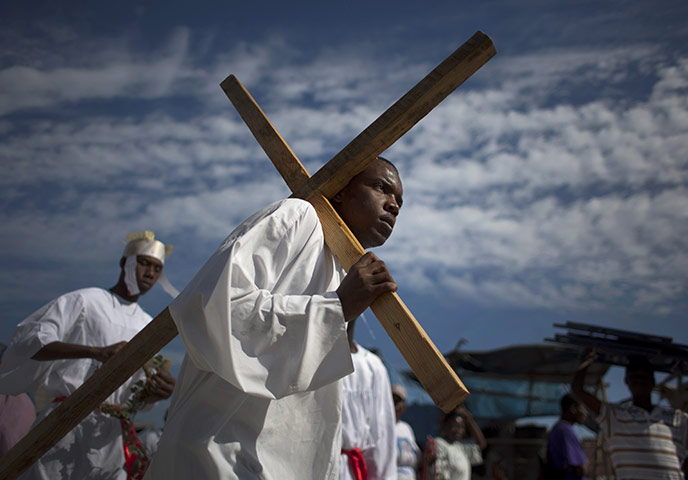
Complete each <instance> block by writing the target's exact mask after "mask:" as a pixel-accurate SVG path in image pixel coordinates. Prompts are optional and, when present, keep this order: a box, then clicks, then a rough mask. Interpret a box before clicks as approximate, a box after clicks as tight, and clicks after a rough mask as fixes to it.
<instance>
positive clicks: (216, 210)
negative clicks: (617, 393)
mask: <svg viewBox="0 0 688 480" xmlns="http://www.w3.org/2000/svg"><path fill="white" fill-rule="evenodd" d="M193 42H194V39H192V38H190V37H189V34H188V32H187V31H185V30H183V29H180V30H179V31H177V33H176V34H175V35H174V36H173V37H171V41H170V42H169V43H170V46H169V47H167V50H161V51H159V52H156V54H152V55H151V54H147V55H137V54H136V52H132V51H128V50H127V45H126V43H120V44H117V45H116V47H113V48H111V49H110V51H109V53H108V59H113V58H116V59H117V61H115V62H112V61H105V60H104V61H103V62H102V63H98V62H93V63H92V64H88V65H80V66H68V67H60V68H55V67H54V66H53V67H45V66H14V67H6V68H4V69H3V70H0V91H2V90H3V89H4V90H5V91H4V93H3V94H1V95H2V97H0V109H4V110H3V111H4V112H5V113H6V114H8V113H10V112H18V111H24V110H26V109H28V108H30V107H32V106H43V107H48V106H59V105H60V104H61V103H63V102H73V103H78V102H80V101H82V100H88V99H94V98H113V97H118V96H119V97H122V98H128V99H137V98H153V97H156V98H163V97H166V96H174V95H179V94H182V93H184V94H186V95H188V96H190V97H192V98H194V99H195V100H197V101H199V103H201V104H204V105H206V106H207V107H208V108H207V111H204V113H194V114H193V115H191V116H188V117H186V118H185V117H184V116H183V115H182V116H175V115H173V114H172V113H168V112H167V111H165V110H164V108H163V107H158V108H157V109H156V110H154V111H150V112H147V113H145V114H143V115H135V114H132V115H130V116H126V117H122V116H116V115H112V116H107V115H105V114H104V113H101V114H100V115H99V116H97V117H94V116H88V117H84V118H66V119H64V120H62V121H61V122H59V123H57V122H55V121H53V120H50V119H49V118H45V119H43V120H40V119H39V120H38V121H36V122H32V123H31V124H30V125H27V126H25V127H22V128H19V127H16V128H15V127H14V126H13V125H11V124H10V123H3V124H2V125H0V132H2V133H0V134H1V135H3V142H2V143H0V157H1V158H2V159H3V166H4V168H5V174H4V175H3V176H2V177H0V186H1V187H2V190H3V194H2V196H1V197H0V201H1V202H2V203H3V205H4V206H5V207H6V208H5V209H4V211H5V213H4V214H3V215H2V216H0V220H1V221H3V225H4V229H3V233H2V234H0V241H1V243H2V244H3V245H4V246H5V250H6V251H7V252H8V253H11V254H14V255H17V256H19V257H22V256H30V255H33V254H34V253H35V251H36V250H38V249H40V242H38V241H36V242H33V241H29V242H25V241H22V240H21V239H24V238H26V236H27V235H30V234H31V233H33V234H34V235H36V234H37V235H38V237H39V238H40V237H46V236H49V237H50V238H51V240H52V242H53V243H54V244H55V246H56V247H57V248H58V250H59V251H61V252H63V254H62V256H60V254H58V255H57V258H58V259H61V260H62V261H65V262H66V261H67V260H68V258H69V256H70V255H73V248H74V245H77V246H82V241H80V240H75V238H76V237H77V235H76V234H75V232H79V235H83V234H87V235H89V236H90V237H91V238H95V239H97V240H98V241H101V242H106V241H109V240H110V239H111V238H112V237H113V236H117V237H118V238H119V236H121V234H122V232H126V231H131V230H135V229H136V228H138V227H139V226H144V223H145V222H146V221H147V220H151V221H152V222H153V223H154V224H155V228H156V229H157V230H161V231H163V232H165V233H166V234H167V235H169V236H170V237H173V238H174V237H175V236H178V235H179V236H182V235H183V236H188V235H193V237H194V238H197V239H198V241H199V243H200V244H202V245H207V244H211V245H216V244H217V239H218V238H220V239H221V238H223V237H224V236H225V235H226V234H227V233H229V229H230V228H231V226H233V225H235V224H236V223H237V222H239V221H240V220H241V219H243V218H244V217H246V216H247V215H248V214H250V213H251V212H252V211H254V210H256V209H258V208H259V207H261V206H262V205H264V204H265V203H268V202H270V201H273V200H275V199H277V198H280V197H281V196H284V195H286V194H287V191H286V188H285V187H284V186H283V184H282V182H281V180H280V179H279V177H278V176H277V174H276V173H275V172H274V171H273V170H272V167H270V166H269V164H268V162H267V159H266V158H265V155H264V153H263V152H262V151H261V150H260V148H259V147H258V146H257V144H256V143H255V141H254V140H253V138H252V137H251V136H250V134H249V132H248V130H247V129H246V127H245V126H244V125H243V123H242V122H241V120H240V119H239V118H238V116H237V115H236V114H234V113H233V112H232V107H231V105H230V104H229V102H228V101H227V100H226V98H224V95H223V94H222V92H221V91H220V89H219V87H218V86H217V84H218V83H219V81H220V80H221V79H222V78H224V76H225V75H226V74H228V73H236V74H237V76H239V77H240V80H241V81H242V82H244V84H245V85H246V86H247V87H248V88H249V90H251V91H258V92H262V93H263V94H264V95H263V96H262V97H261V98H263V99H265V103H262V100H260V99H259V101H261V103H262V106H263V108H264V110H265V111H266V112H267V113H268V115H269V117H270V119H271V120H272V122H273V123H274V124H275V126H276V127H277V128H278V130H279V131H280V133H281V134H282V135H283V137H284V138H285V140H286V141H287V142H288V143H289V144H290V145H291V147H292V149H293V150H294V152H295V153H296V155H297V156H299V157H300V158H301V159H302V161H304V163H305V164H306V166H307V167H308V168H309V169H311V173H314V170H315V168H317V166H319V165H321V164H322V163H324V161H326V160H328V157H329V156H331V155H333V154H334V153H336V152H337V151H338V150H339V149H340V148H342V147H343V146H344V145H345V144H346V143H348V141H349V140H351V139H352V138H353V136H354V135H356V134H358V133H359V132H360V131H361V130H362V129H363V128H364V127H366V126H367V125H368V124H369V123H370V122H371V121H373V120H374V119H375V118H376V116H377V115H379V114H380V113H382V111H383V110H384V109H385V108H386V107H387V106H388V105H389V104H391V103H392V102H393V101H395V100H396V99H397V98H398V97H399V96H401V94H402V93H404V89H406V88H409V87H410V86H412V84H413V81H411V80H417V79H418V78H420V77H421V76H422V75H423V74H424V73H425V70H424V68H425V66H424V65H419V64H411V65H404V64H402V62H403V59H400V58H399V57H396V58H384V57H382V58H378V57H376V56H374V53H375V52H371V54H370V56H368V57H366V56H361V55H360V52H359V55H357V56H353V55H351V54H348V53H347V52H340V53H342V54H340V55H337V56H335V55H333V54H332V53H331V52H323V53H322V54H321V55H318V56H316V57H314V58H312V59H306V58H302V57H300V56H299V53H298V52H295V51H293V50H292V48H291V47H290V45H289V44H288V43H286V42H284V41H283V40H281V39H279V38H277V37H275V38H271V39H268V40H267V41H266V42H265V43H264V44H262V45H248V44H237V45H234V46H233V47H232V49H231V50H230V51H229V52H228V53H223V54H222V55H221V56H218V57H216V58H214V62H213V63H212V64H210V65H204V66H203V67H202V68H201V67H199V66H198V65H195V64H194V62H192V61H191V60H190V58H189V57H190V53H189V45H190V44H193ZM659 55H660V54H659V52H657V51H656V50H655V49H653V48H652V47H648V46H636V47H635V48H624V49H615V50H608V51H602V50H599V51H551V52H540V53H538V54H537V55H536V54H533V55H525V56H521V57H512V58H508V57H507V58H506V59H504V60H503V61H501V60H499V59H496V60H494V62H495V63H494V65H492V64H489V67H486V69H487V68H489V81H487V79H486V80H485V83H487V84H488V86H487V87H484V88H481V89H463V88H460V89H459V90H458V91H457V92H456V93H454V94H452V95H451V96H450V97H449V98H448V99H447V100H445V102H443V104H442V105H441V106H440V107H438V108H437V109H435V110H434V111H433V112H431V114H429V115H428V116H427V117H426V118H425V119H424V120H423V121H422V122H421V123H420V124H418V125H417V126H416V127H414V128H413V130H412V131H411V132H410V133H409V134H407V136H406V137H405V138H403V139H402V140H401V141H400V142H398V143H397V144H396V145H395V146H393V147H392V148H391V149H390V151H389V152H388V155H387V156H388V157H389V158H391V159H392V160H394V161H396V162H397V163H398V164H399V166H400V169H401V171H402V175H403V178H404V186H405V190H406V195H405V196H406V204H405V206H404V209H403V211H402V215H401V217H400V221H399V223H398V227H397V231H396V232H395V234H394V235H393V237H392V239H391V240H390V244H389V245H388V246H385V247H384V248H383V249H381V256H383V258H385V259H386V261H387V263H388V264H389V265H390V266H391V267H392V269H393V270H394V272H395V275H396V276H397V277H398V279H399V280H400V282H401V281H408V282H409V283H411V284H412V285H414V288H416V289H418V290H420V291H427V292H432V291H435V292H437V291H443V292H448V294H449V295H457V296H461V297H464V298H467V299H471V300H472V301H486V302H489V303H500V302H501V303H504V304H509V305H517V306H523V307H539V308H558V307H561V308H567V309H583V308H589V309H595V308H604V307H605V305H609V304H611V303H614V302H617V301H619V302H621V301H625V300H626V299H627V297H628V296H631V297H632V298H633V300H632V301H630V302H626V303H625V305H626V307H627V308H632V307H636V306H637V307H639V308H646V309H652V308H659V306H660V305H664V304H670V303H671V302H673V301H676V300H678V299H680V297H681V295H682V292H685V289H686V285H687V284H688V278H687V277H686V273H685V272H686V271H687V270H686V268H685V267H686V266H687V265H688V256H687V255H686V254H685V253H684V250H685V249H684V248H683V239H684V238H686V235H688V231H687V230H688V227H686V225H688V222H686V220H687V219H686V216H687V215H688V213H686V212H688V208H686V207H688V192H687V188H686V180H687V178H686V176H687V175H688V168H687V167H688V165H687V160H686V159H687V158H688V141H687V140H686V138H688V137H687V136H686V133H688V102H687V101H686V96H685V89H686V85H687V84H688V61H686V60H679V61H678V62H675V63H671V64H668V63H664V64H662V62H666V60H664V59H661V58H658V56H659ZM156 57H160V58H159V59H156ZM653 58H657V62H658V65H661V68H659V69H658V70H657V73H656V75H657V78H656V79H651V81H652V82H654V87H653V88H652V89H651V90H650V91H649V92H648V95H647V97H646V98H626V99H623V101H621V100H619V99H617V98H616V97H615V96H614V95H613V94H611V93H610V94H609V95H603V94H602V93H600V95H591V94H590V93H589V92H586V95H587V96H586V98H587V97H589V99H585V98H584V99H582V100H581V99H573V97H572V96H575V95H577V94H578V92H580V88H583V89H585V88H586V84H588V83H594V82H608V83H610V84H612V83H614V82H624V81H626V79H627V77H628V75H629V74H628V69H629V68H630V67H629V65H637V64H640V66H641V67H642V68H641V69H648V64H649V63H650V62H652V61H653ZM400 71H403V73H399V72H400ZM419 72H420V73H419ZM417 73H418V75H417V76H416V74H417ZM477 75H478V76H480V75H482V72H478V74H477ZM161 77H165V79H164V80H163V81H161ZM191 79H193V80H194V81H195V82H196V84H197V85H202V87H198V88H195V89H194V88H192V89H188V88H185V87H188V82H189V80H191ZM648 81H650V80H648ZM389 85H392V86H396V87H399V91H398V92H395V91H394V90H395V89H394V88H391V87H389ZM562 94H564V96H563V97H562V96H561V95H562ZM211 99H212V100H211ZM39 198H40V200H39ZM70 248H71V249H70ZM207 253H210V252H205V254H204V256H206V255H207ZM52 254H53V253H52V252H49V251H47V252H46V251H43V253H42V255H44V256H45V257H46V258H47V257H50V256H51V255H52ZM88 255H92V256H93V257H95V256H96V253H93V254H88Z"/></svg>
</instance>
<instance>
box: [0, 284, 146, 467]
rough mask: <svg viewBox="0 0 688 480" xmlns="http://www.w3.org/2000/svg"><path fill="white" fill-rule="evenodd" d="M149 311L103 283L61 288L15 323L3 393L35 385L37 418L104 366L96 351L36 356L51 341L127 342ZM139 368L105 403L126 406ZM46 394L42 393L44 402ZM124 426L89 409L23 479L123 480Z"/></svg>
mask: <svg viewBox="0 0 688 480" xmlns="http://www.w3.org/2000/svg"><path fill="white" fill-rule="evenodd" d="M150 320H151V316H150V315H148V314H147V313H146V312H145V311H143V310H142V309H141V307H140V306H139V305H138V304H137V303H136V302H128V301H126V300H124V299H123V298H121V297H119V296H117V295H115V294H113V293H111V292H109V291H107V290H103V289H101V288H85V289H82V290H76V291H74V292H70V293H67V294H64V295H62V296H60V297H58V298H57V299H55V300H53V301H52V302H50V303H48V304H47V305H45V306H43V307H42V308H40V309H39V310H37V311H36V312H34V313H33V314H31V315H30V316H29V317H27V318H26V319H25V320H23V321H22V322H21V323H19V325H18V326H17V328H16V330H15V333H14V336H13V337H12V340H11V342H10V343H9V345H8V347H7V350H6V351H5V352H4V354H3V356H2V361H1V362H0V393H7V394H18V393H21V392H34V393H35V394H36V398H37V406H38V408H39V410H42V411H40V413H39V416H38V418H37V419H36V423H38V422H40V421H41V420H42V419H43V418H45V416H46V415H47V414H48V413H50V411H52V409H53V408H54V407H55V406H56V405H57V403H55V402H53V400H54V399H59V398H61V397H66V396H69V395H70V394H71V393H73V392H74V391H75V390H76V389H77V388H79V387H80V386H81V385H82V384H83V383H84V381H85V380H86V379H87V378H88V377H90V376H91V375H92V374H93V372H95V371H96V369H97V368H98V367H99V366H100V365H101V363H100V362H98V361H97V360H94V359H92V358H80V359H67V360H54V361H37V360H31V357H32V356H33V355H35V354H36V352H38V351H39V350H40V349H41V348H43V347H44V346H45V345H48V344H49V343H52V342H66V343H75V344H79V345H89V346H97V347H104V346H107V345H112V344H114V343H118V342H121V341H128V340H130V339H131V338H132V337H134V335H136V334H137V333H138V332H139V331H140V330H141V329H142V328H143V327H145V326H146V325H147V324H148V322H150ZM143 378H145V376H144V374H143V372H142V371H139V372H137V373H136V374H135V375H134V376H133V377H132V378H130V379H129V380H127V382H125V383H124V384H123V385H121V386H120V387H119V388H118V389H117V390H116V391H115V392H114V393H113V394H112V395H110V397H108V399H107V400H106V403H111V404H116V405H122V404H124V402H126V400H127V399H128V398H129V397H130V396H131V387H132V385H133V384H134V382H136V381H138V380H141V379H143ZM41 399H42V400H43V401H42V402H41ZM123 465H124V452H123V449H122V429H121V426H120V422H119V420H117V419H116V418H112V417H110V416H108V415H105V414H103V413H101V412H99V411H96V412H93V413H91V414H89V415H88V416H87V417H86V418H85V419H84V420H83V421H82V422H81V423H80V424H79V425H78V426H77V427H76V428H75V429H74V430H72V431H71V432H70V433H68V434H67V435H66V436H65V437H64V438H62V440H60V441H59V442H58V443H57V444H56V445H55V446H54V447H53V448H51V449H50V450H49V451H48V452H47V453H46V454H45V455H43V456H42V457H41V458H40V459H39V460H38V461H37V462H36V463H34V464H33V465H32V466H31V467H30V469H29V470H27V471H26V472H25V475H24V476H23V477H22V478H32V479H35V478H44V479H50V480H54V479H56V478H80V479H81V478H84V479H88V478H98V479H126V478H127V475H126V472H125V471H124V470H123V469H122V466H123Z"/></svg>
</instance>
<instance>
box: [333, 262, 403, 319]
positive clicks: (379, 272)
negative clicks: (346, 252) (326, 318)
mask: <svg viewBox="0 0 688 480" xmlns="http://www.w3.org/2000/svg"><path fill="white" fill-rule="evenodd" d="M396 291H397V284H396V283H395V282H394V279H393V278H392V274H390V273H389V271H388V270H387V267H386V266H385V262H383V261H382V260H380V259H379V258H377V256H376V255H375V254H374V253H372V252H368V253H366V254H365V255H363V256H362V257H361V258H360V259H359V260H358V262H356V263H355V264H354V265H353V266H352V267H351V268H350V269H349V272H348V273H347V274H346V277H344V280H342V283H341V284H340V285H339V288H337V296H338V297H339V300H340V301H341V302H342V311H343V312H344V320H346V321H347V322H349V321H351V320H354V319H355V318H357V317H358V316H359V315H360V314H362V313H363V312H364V311H365V309H366V308H368V307H369V306H370V304H371V303H373V302H374V301H375V299H376V298H377V297H379V296H380V294H382V293H385V292H396Z"/></svg>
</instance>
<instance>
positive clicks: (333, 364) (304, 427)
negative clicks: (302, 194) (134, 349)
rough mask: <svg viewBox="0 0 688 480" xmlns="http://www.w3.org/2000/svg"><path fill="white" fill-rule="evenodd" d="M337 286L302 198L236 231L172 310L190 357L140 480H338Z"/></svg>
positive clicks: (342, 364)
mask: <svg viewBox="0 0 688 480" xmlns="http://www.w3.org/2000/svg"><path fill="white" fill-rule="evenodd" d="M343 277H344V271H343V270H342V268H341V267H340V265H339V263H338V262H337V261H336V259H335V258H334V256H333V255H332V254H331V253H330V251H329V249H327V247H326V246H325V243H324V238H323V232H322V227H321V226H320V222H319V221H318V218H317V215H316V213H315V210H314V209H313V207H312V206H311V205H310V204H309V203H307V202H305V201H303V200H297V199H287V200H283V201H281V202H277V203H276V204H273V205H271V206H269V207H267V208H266V209H264V210H262V211H261V212H258V213H257V214H255V215H254V216H252V217H251V218H249V219H248V220H246V221H245V222H244V223H242V224H241V225H240V226H239V227H238V228H237V229H236V230H234V232H232V234H231V235H230V236H229V237H228V238H227V239H226V240H225V242H224V243H223V244H222V245H221V246H220V248H219V249H218V251H217V252H215V254H213V256H212V257H211V258H210V259H209V260H208V262H207V263H206V264H205V265H204V267H203V268H202V269H201V270H200V272H199V273H198V274H197V275H196V277H195V278H194V279H193V280H192V281H191V283H190V284H189V285H188V286H187V287H186V288H185V289H184V291H183V292H182V293H181V294H180V295H179V296H178V297H177V298H176V299H175V301H174V302H173V303H172V304H171V305H170V312H171V314H172V317H173V318H174V320H175V323H176V325H177V328H178V329H179V333H180V335H181V337H182V340H183V341H184V345H185V346H186V349H187V355H186V357H185V359H184V362H183V364H182V368H181V372H180V375H179V378H178V380H177V384H176V387H175V391H174V394H173V395H172V401H171V405H170V409H169V413H168V418H167V422H166V424H165V427H164V429H163V434H162V437H161V438H160V442H159V444H158V452H157V454H156V456H155V457H154V458H153V461H152V464H151V466H150V468H149V469H148V471H147V474H146V478H149V479H165V480H167V479H174V478H178V479H184V480H186V479H190V478H202V479H204V480H210V479H236V478H241V479H251V478H261V479H280V480H282V479H299V480H303V479H310V478H312V479H318V480H324V479H330V478H336V476H337V469H338V467H339V465H338V462H339V448H340V445H339V438H340V431H341V418H340V415H341V385H340V383H339V382H338V380H339V379H340V378H341V377H343V376H345V375H347V374H348V373H350V372H351V371H352V368H353V367H352V364H351V355H350V353H349V345H348V341H347V337H346V323H345V322H344V315H343V313H342V307H341V303H340V301H339V297H338V296H337V294H336V291H335V290H336V289H337V287H338V286H339V284H340V282H341V279H342V278H343Z"/></svg>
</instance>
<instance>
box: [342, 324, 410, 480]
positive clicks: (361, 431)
mask: <svg viewBox="0 0 688 480" xmlns="http://www.w3.org/2000/svg"><path fill="white" fill-rule="evenodd" d="M355 323H356V321H352V322H349V326H348V337H349V347H350V350H351V358H352V359H353V362H354V372H353V373H352V374H350V375H347V376H346V377H344V378H343V379H342V391H343V395H344V398H343V401H342V456H341V459H340V470H339V479H340V480H360V479H361V478H367V479H368V480H383V479H384V480H392V479H394V480H395V479H396V478H397V450H396V435H395V433H394V424H395V418H394V403H393V401H392V388H391V385H390V382H389V374H388V373H387V368H386V367H385V365H384V364H383V363H382V360H381V359H380V357H378V356H377V355H375V354H374V353H373V352H371V351H370V350H367V349H365V348H363V347H362V346H360V345H359V344H358V343H357V342H356V341H355V340H354V338H353V333H354V327H355ZM363 471H365V472H366V474H365V476H364V475H363V474H362V472H363Z"/></svg>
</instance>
